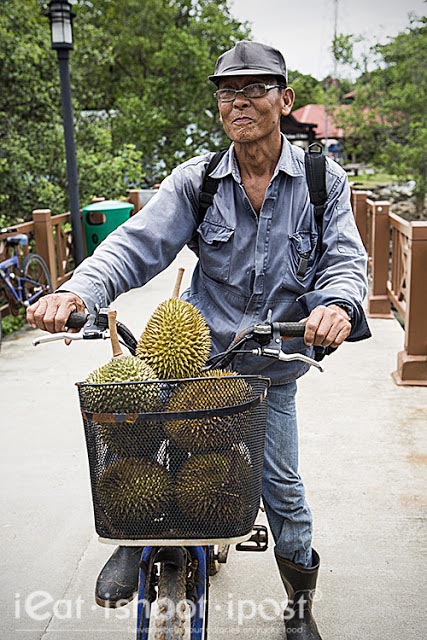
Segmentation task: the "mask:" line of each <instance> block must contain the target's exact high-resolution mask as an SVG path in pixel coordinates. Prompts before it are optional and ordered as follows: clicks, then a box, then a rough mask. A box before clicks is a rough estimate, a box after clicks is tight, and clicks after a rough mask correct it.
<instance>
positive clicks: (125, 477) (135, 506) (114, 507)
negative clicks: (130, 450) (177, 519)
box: [96, 458, 173, 531]
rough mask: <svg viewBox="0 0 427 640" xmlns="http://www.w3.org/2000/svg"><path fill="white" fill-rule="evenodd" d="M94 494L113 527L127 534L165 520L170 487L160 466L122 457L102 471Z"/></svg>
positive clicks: (165, 473)
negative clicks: (145, 525) (131, 530)
mask: <svg viewBox="0 0 427 640" xmlns="http://www.w3.org/2000/svg"><path fill="white" fill-rule="evenodd" d="M96 495H97V498H98V501H99V504H100V506H101V508H102V510H103V511H104V513H105V515H106V517H107V519H108V520H109V522H110V523H111V524H112V526H113V527H116V528H119V529H121V528H124V529H126V530H127V531H129V530H130V529H132V528H133V529H135V528H138V527H140V526H141V524H142V525H143V524H144V523H145V522H146V523H147V524H148V523H151V522H152V521H156V520H159V519H161V518H163V517H164V514H165V511H166V510H167V507H168V505H169V502H170V500H171V499H172V496H173V486H172V483H171V480H170V476H169V473H168V471H167V469H165V467H162V466H161V465H160V464H157V463H155V462H151V461H149V460H145V459H137V458H122V459H121V460H118V461H117V462H113V463H112V464H111V465H109V466H108V467H107V469H106V470H105V471H104V472H103V474H102V475H101V477H100V479H99V480H98V483H97V485H96Z"/></svg>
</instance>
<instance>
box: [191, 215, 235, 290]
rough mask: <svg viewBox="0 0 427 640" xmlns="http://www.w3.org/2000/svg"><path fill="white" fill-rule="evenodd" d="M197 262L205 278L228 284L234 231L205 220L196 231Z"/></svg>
mask: <svg viewBox="0 0 427 640" xmlns="http://www.w3.org/2000/svg"><path fill="white" fill-rule="evenodd" d="M197 233H198V234H199V260H200V264H201V266H202V269H203V271H204V272H205V273H206V275H207V276H209V277H210V278H212V279H213V280H217V281H218V282H228V280H229V275H230V266H231V256H232V252H233V235H234V229H231V228H229V227H224V226H222V225H219V224H216V223H214V222H210V221H209V220H205V221H204V222H202V224H201V225H200V226H199V228H198V229H197Z"/></svg>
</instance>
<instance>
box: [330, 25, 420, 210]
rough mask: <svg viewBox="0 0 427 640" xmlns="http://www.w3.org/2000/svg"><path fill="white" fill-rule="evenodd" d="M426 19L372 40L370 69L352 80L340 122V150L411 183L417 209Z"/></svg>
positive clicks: (418, 206)
mask: <svg viewBox="0 0 427 640" xmlns="http://www.w3.org/2000/svg"><path fill="white" fill-rule="evenodd" d="M426 51H427V18H418V19H417V18H413V19H412V20H411V24H410V27H409V28H408V29H406V31H404V32H401V33H399V34H398V35H397V36H396V37H395V38H392V39H391V40H390V41H389V42H388V43H387V44H383V45H376V46H375V47H374V48H373V50H372V54H373V56H375V58H374V62H375V69H374V71H371V72H369V73H364V74H362V76H361V77H360V79H359V80H358V82H357V85H356V90H355V100H354V103H353V105H352V106H351V108H349V109H348V110H347V113H346V114H345V115H344V116H342V118H341V124H342V125H343V126H344V128H345V130H346V131H347V132H348V140H347V141H346V149H348V150H352V151H354V152H355V153H356V154H357V155H358V159H360V160H372V161H373V162H374V164H376V165H377V166H380V167H381V166H382V167H384V169H385V170H386V171H387V172H388V173H392V174H395V175H396V176H397V177H398V178H400V179H403V180H408V179H413V180H415V182H416V188H415V195H416V196H417V209H418V212H421V211H422V209H423V206H424V200H425V196H426V193H427V121H426V106H425V105H426V100H427V64H426V62H427V59H426Z"/></svg>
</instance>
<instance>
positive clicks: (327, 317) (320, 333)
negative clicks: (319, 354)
mask: <svg viewBox="0 0 427 640" xmlns="http://www.w3.org/2000/svg"><path fill="white" fill-rule="evenodd" d="M350 331H351V323H350V322H349V320H347V319H346V318H345V317H344V316H343V315H342V314H341V313H340V312H339V311H337V310H335V309H334V308H328V307H324V306H319V307H316V308H315V309H313V311H312V312H311V313H310V315H309V317H308V319H307V322H306V330H305V334H304V341H305V343H306V345H308V346H311V345H316V346H321V347H329V346H332V347H334V348H335V347H338V346H339V345H340V344H342V343H343V342H344V340H345V339H346V338H347V337H348V336H349V334H350Z"/></svg>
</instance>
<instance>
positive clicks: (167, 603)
mask: <svg viewBox="0 0 427 640" xmlns="http://www.w3.org/2000/svg"><path fill="white" fill-rule="evenodd" d="M186 580H187V562H186V557H185V555H184V554H183V556H182V558H181V561H180V562H179V564H172V563H169V562H162V563H161V565H160V575H159V585H158V601H157V605H158V613H157V617H156V620H155V630H156V633H155V636H154V637H155V638H156V639H157V638H159V639H161V640H182V639H183V638H184V634H185V626H184V622H185V607H186V599H185V598H186Z"/></svg>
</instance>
